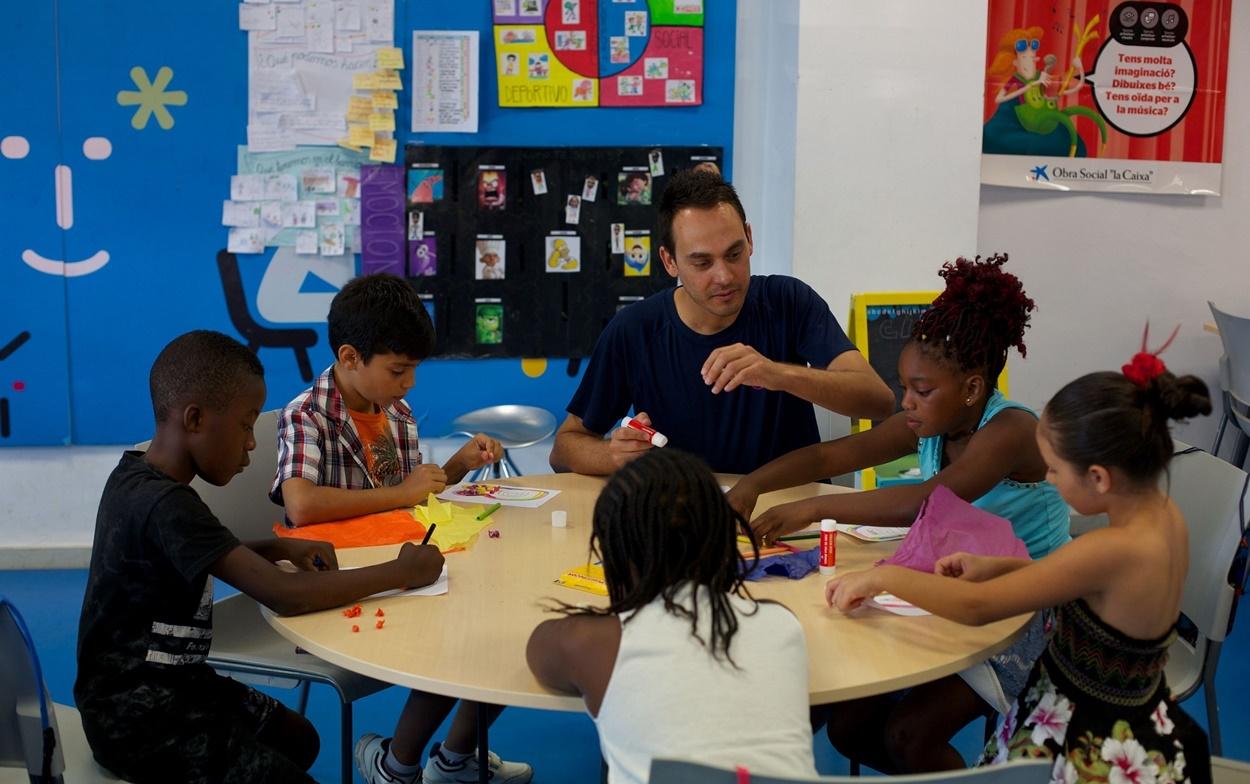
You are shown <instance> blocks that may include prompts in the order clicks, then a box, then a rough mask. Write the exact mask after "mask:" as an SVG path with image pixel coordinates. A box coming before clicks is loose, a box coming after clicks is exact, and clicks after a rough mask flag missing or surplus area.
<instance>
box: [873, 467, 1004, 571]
mask: <svg viewBox="0 0 1250 784" xmlns="http://www.w3.org/2000/svg"><path fill="white" fill-rule="evenodd" d="M959 552H964V553H972V554H973V555H990V556H1002V557H1008V558H1028V557H1029V550H1028V548H1027V547H1025V546H1024V542H1023V541H1021V540H1020V539H1019V538H1018V537H1017V536H1016V535H1015V533H1014V532H1013V531H1012V530H1011V523H1010V522H1008V521H1007V520H1005V519H1003V518H1001V517H999V516H998V515H996V514H990V513H989V512H987V511H985V510H984V509H978V508H977V507H975V506H973V505H972V504H970V503H968V502H967V501H965V500H963V499H962V498H960V497H959V496H957V495H955V494H954V493H953V492H951V490H950V489H949V488H947V487H944V486H942V485H938V486H937V487H935V488H934V489H933V492H932V493H930V494H929V497H928V499H926V500H925V502H924V505H923V506H921V507H920V512H919V513H918V514H917V515H916V520H915V522H913V523H912V524H911V531H909V532H908V534H907V536H906V538H904V539H903V542H902V544H900V545H899V546H898V550H896V551H894V555H892V556H890V557H889V558H886V559H885V560H883V561H879V562H878V563H879V564H893V565H894V566H906V567H907V568H909V569H915V570H917V571H920V572H932V571H933V566H934V564H936V563H937V560H938V559H939V558H941V557H942V556H944V555H951V554H952V553H959Z"/></svg>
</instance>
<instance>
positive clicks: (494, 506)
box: [477, 503, 503, 520]
mask: <svg viewBox="0 0 1250 784" xmlns="http://www.w3.org/2000/svg"><path fill="white" fill-rule="evenodd" d="M501 506H503V504H498V503H496V504H491V505H490V506H488V507H486V511H484V512H482V513H481V514H480V515H478V516H477V519H478V520H485V519H486V518H488V517H490V516H491V515H493V514H494V513H495V510H496V509H498V508H499V507H501Z"/></svg>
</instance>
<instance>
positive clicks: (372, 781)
mask: <svg viewBox="0 0 1250 784" xmlns="http://www.w3.org/2000/svg"><path fill="white" fill-rule="evenodd" d="M390 745H391V739H390V738H383V737H382V736H381V735H378V734H376V733H373V732H368V733H365V734H364V735H361V736H360V740H358V741H356V749H355V751H354V753H353V754H352V756H353V757H354V758H355V760H356V770H358V771H360V775H361V777H362V778H364V780H365V784H420V782H421V770H420V769H419V768H418V769H417V772H416V773H415V774H413V775H412V776H411V777H400V776H396V775H395V774H393V773H391V772H390V771H389V770H387V769H386V766H385V765H383V764H382V760H383V759H385V758H386V750H387V748H388V747H389V746H390ZM474 770H476V768H474Z"/></svg>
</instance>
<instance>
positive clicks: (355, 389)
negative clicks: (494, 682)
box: [270, 274, 532, 784]
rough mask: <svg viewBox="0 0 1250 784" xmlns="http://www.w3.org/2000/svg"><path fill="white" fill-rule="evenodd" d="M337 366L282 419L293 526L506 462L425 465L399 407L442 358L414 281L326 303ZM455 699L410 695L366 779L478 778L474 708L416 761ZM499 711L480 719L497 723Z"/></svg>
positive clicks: (519, 772)
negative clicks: (430, 360) (435, 356)
mask: <svg viewBox="0 0 1250 784" xmlns="http://www.w3.org/2000/svg"><path fill="white" fill-rule="evenodd" d="M328 326H329V336H330V347H331V348H332V349H333V350H334V364H333V365H331V366H330V367H329V368H328V369H327V370H326V371H325V372H324V373H322V374H321V376H320V377H319V378H318V379H317V381H316V383H314V384H313V386H312V388H311V389H308V390H306V391H305V392H303V393H302V394H301V395H299V396H298V397H296V398H295V399H294V400H293V401H291V403H290V404H289V405H288V406H287V407H286V408H285V409H283V411H282V416H281V417H280V418H279V420H278V472H277V475H276V476H275V477H274V482H273V488H272V489H271V490H270V498H272V499H273V501H274V503H277V504H281V505H283V506H285V507H286V516H287V520H288V522H289V523H290V524H293V525H297V526H299V525H308V524H310V523H321V522H327V521H331V520H342V519H344V518H348V517H356V516H359V515H365V514H370V513H373V512H381V511H385V510H389V509H396V508H399V507H404V506H412V505H414V504H417V503H420V502H422V501H424V500H425V498H426V496H427V495H428V494H429V493H439V492H442V490H443V488H444V487H445V486H446V485H447V484H448V483H452V484H454V483H456V482H459V481H460V480H461V479H462V478H463V477H464V475H465V474H466V473H468V472H469V471H471V470H472V469H474V468H478V467H481V466H483V465H486V464H488V463H493V462H495V461H497V460H499V458H500V456H501V455H502V454H503V448H502V447H501V446H500V444H499V442H498V441H497V440H495V439H493V438H490V437H489V436H486V435H483V434H478V435H476V436H474V437H473V438H472V439H470V440H469V441H468V442H467V443H466V444H465V445H464V446H463V447H462V448H461V449H460V450H459V451H458V452H456V454H454V455H452V457H451V459H450V460H448V461H447V463H445V464H444V465H443V466H442V467H439V466H437V465H433V464H428V463H422V462H421V453H420V452H419V451H418V449H417V423H416V420H415V419H414V418H413V416H412V409H410V408H409V407H408V404H407V403H405V402H404V400H403V398H404V396H405V395H406V394H407V393H408V391H409V390H410V389H412V386H413V383H414V376H415V373H414V371H415V370H416V367H417V365H418V364H420V363H421V361H422V360H424V359H425V358H426V357H428V356H429V355H430V354H431V353H432V352H433V350H434V324H433V323H432V322H431V321H430V317H429V314H428V313H426V310H425V306H424V305H422V304H421V300H420V299H419V298H418V297H417V294H416V292H415V291H413V289H412V287H411V286H410V285H409V284H408V282H407V281H406V280H403V279H402V278H397V277H394V276H392V275H384V274H379V275H368V276H365V277H361V278H356V279H355V280H353V281H351V282H350V283H348V284H347V285H346V286H344V287H343V289H342V290H341V291H340V292H339V293H338V294H337V295H335V297H334V300H333V302H331V304H330V314H329V318H328ZM455 704H456V700H455V699H454V698H451V697H443V696H440V695H436V694H426V693H424V692H419V691H413V692H410V693H409V695H408V702H407V704H405V705H404V710H403V713H402V714H401V715H400V718H399V722H398V724H397V725H396V727H395V736H394V737H393V738H382V737H380V736H378V735H375V734H373V733H369V734H366V735H364V736H363V737H362V738H361V739H360V740H359V742H357V744H356V754H355V756H356V765H357V767H358V768H359V769H360V772H361V775H362V776H364V779H365V781H366V782H370V784H373V783H374V782H386V783H388V784H389V783H390V782H403V783H407V782H415V781H425V782H444V781H477V777H478V768H477V759H476V756H475V755H474V753H473V752H474V751H475V742H476V737H477V717H476V714H477V713H478V711H477V706H476V705H474V704H472V703H463V704H462V705H461V707H460V710H458V711H457V712H456V716H455V718H454V720H453V721H452V725H451V730H450V732H449V733H448V735H447V739H446V740H445V741H444V742H443V743H442V744H435V745H434V747H433V748H432V749H431V751H430V757H429V762H428V764H427V765H426V767H425V770H424V774H423V772H422V770H421V769H420V767H419V766H418V763H419V762H420V758H421V752H422V751H423V750H424V749H425V746H426V744H428V743H429V741H430V739H431V738H432V737H433V735H434V732H435V731H436V730H437V729H438V727H439V725H440V724H442V722H443V720H444V719H445V718H446V717H447V715H448V714H449V713H450V712H451V709H452V708H453V707H455ZM502 710H503V709H502V708H500V707H495V706H491V707H489V708H488V709H487V710H486V711H484V712H483V713H484V714H485V715H486V717H487V720H488V721H491V722H493V721H494V720H495V718H497V717H498V716H499V713H500V712H501V711H502ZM489 758H490V768H491V777H492V780H493V781H495V782H527V781H529V780H530V777H531V776H532V770H531V768H530V766H528V765H524V764H520V763H513V762H503V761H502V760H500V759H499V757H498V756H497V755H495V754H493V753H492V754H490V755H489Z"/></svg>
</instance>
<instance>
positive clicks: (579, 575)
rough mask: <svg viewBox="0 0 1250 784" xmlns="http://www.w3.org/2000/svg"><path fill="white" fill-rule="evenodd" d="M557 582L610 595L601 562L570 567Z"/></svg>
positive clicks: (588, 591) (599, 594)
mask: <svg viewBox="0 0 1250 784" xmlns="http://www.w3.org/2000/svg"><path fill="white" fill-rule="evenodd" d="M437 533H438V532H437V531H435V534H437ZM556 584H557V585H563V586H564V587H565V588H576V589H577V590H579V591H585V592H586V593H593V594H594V595H595V596H607V595H608V583H607V579H606V578H605V577H604V576H603V566H602V565H600V564H586V565H585V566H577V567H574V568H572V569H569V570H568V571H566V572H565V573H564V574H562V575H560V576H559V577H557V578H556Z"/></svg>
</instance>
